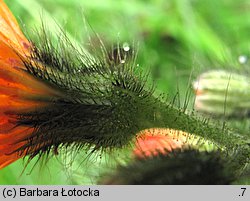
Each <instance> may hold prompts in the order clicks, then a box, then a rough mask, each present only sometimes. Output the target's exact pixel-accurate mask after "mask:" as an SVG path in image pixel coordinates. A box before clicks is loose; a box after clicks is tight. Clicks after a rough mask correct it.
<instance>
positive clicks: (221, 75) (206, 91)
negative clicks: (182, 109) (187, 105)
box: [193, 70, 250, 117]
mask: <svg viewBox="0 0 250 201" xmlns="http://www.w3.org/2000/svg"><path fill="white" fill-rule="evenodd" d="M193 88H194V90H195V92H196V99H195V109H196V110H198V111H201V112H205V113H209V114H213V115H217V116H223V115H225V116H240V117H242V116H246V115H249V113H250V78H249V77H248V75H242V74H236V73H233V72H228V71H224V70H213V71H208V72H205V73H203V74H201V75H200V76H199V77H198V79H197V80H196V81H195V82H193Z"/></svg>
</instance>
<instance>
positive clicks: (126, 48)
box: [122, 43, 130, 52]
mask: <svg viewBox="0 0 250 201" xmlns="http://www.w3.org/2000/svg"><path fill="white" fill-rule="evenodd" d="M122 48H123V50H124V51H125V52H128V51H129V50H130V47H129V44H128V43H123V45H122Z"/></svg>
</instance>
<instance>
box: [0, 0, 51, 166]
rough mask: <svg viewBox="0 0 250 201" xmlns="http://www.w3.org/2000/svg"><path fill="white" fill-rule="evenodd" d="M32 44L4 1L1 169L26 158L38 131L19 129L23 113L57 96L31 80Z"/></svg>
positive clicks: (0, 15)
mask: <svg viewBox="0 0 250 201" xmlns="http://www.w3.org/2000/svg"><path fill="white" fill-rule="evenodd" d="M30 47H31V44H30V43H29V41H28V40H27V39H26V37H25V36H24V35H23V33H22V32H21V30H20V28H19V26H18V24H17V21H16V19H15V18H14V16H13V15H12V14H11V12H10V10H9V9H8V7H7V6H6V5H5V3H4V2H3V0H0V169H1V168H3V167H5V166H7V165H9V164H10V163H12V162H14V161H16V160H17V159H19V158H21V157H23V156H24V155H25V153H26V151H27V150H22V151H21V152H18V151H17V150H18V149H19V148H21V147H22V146H24V145H25V143H26V141H25V140H26V139H27V138H28V137H29V136H30V135H31V134H32V132H33V130H34V128H30V127H26V126H17V125H16V120H17V118H18V117H17V115H15V114H18V113H19V112H20V111H32V110H34V109H36V108H41V107H43V106H45V105H46V104H47V103H45V102H42V101H38V100H39V98H43V99H44V98H49V97H50V96H53V95H55V92H54V91H53V90H52V89H50V88H49V87H48V86H47V85H45V84H44V83H42V82H41V81H39V80H38V79H36V78H35V77H33V76H31V75H30V74H29V73H28V72H27V70H26V67H25V65H24V63H23V61H24V60H27V59H29V55H30V49H31V48H30Z"/></svg>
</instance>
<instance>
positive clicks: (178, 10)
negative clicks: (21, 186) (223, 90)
mask: <svg viewBox="0 0 250 201" xmlns="http://www.w3.org/2000/svg"><path fill="white" fill-rule="evenodd" d="M215 2H217V1H213V3H215ZM229 2H230V3H228V4H226V5H225V4H224V3H223V2H222V1H219V2H217V3H216V5H217V7H216V9H217V10H218V13H220V12H221V11H223V12H221V13H222V14H221V15H224V17H223V18H218V20H215V22H214V24H211V22H210V21H208V20H207V19H208V18H209V17H210V16H211V13H210V12H211V10H213V9H214V5H213V4H212V3H211V4H210V3H205V4H208V5H202V4H200V3H198V2H192V3H189V2H182V1H169V2H168V3H164V1H159V2H157V3H154V2H153V1H152V2H151V1H148V2H147V3H144V2H143V1H135V2H134V3H133V4H132V7H131V5H130V4H127V3H126V1H121V3H115V1H111V0H109V1H106V2H105V3H100V2H99V1H92V2H91V3H86V4H84V3H82V4H81V6H83V10H84V15H85V16H84V17H82V16H81V17H80V15H79V17H77V18H76V21H75V22H74V23H76V24H75V25H74V27H71V26H72V24H71V23H69V22H71V21H72V19H73V16H74V15H72V13H73V12H75V9H76V8H75V7H76V6H78V3H79V2H78V1H72V2H71V3H69V2H68V1H63V0H60V1H59V0H57V1H44V2H41V3H39V2H36V3H34V1H30V0H25V1H22V2H18V3H16V4H12V3H11V2H6V3H7V4H8V5H9V7H10V9H11V10H12V11H13V13H14V14H15V15H16V16H17V19H19V22H20V25H25V27H24V29H23V30H24V32H25V33H26V37H27V38H28V40H29V41H30V43H31V44H32V46H31V50H30V52H29V53H26V54H25V55H24V56H23V57H21V60H22V63H23V65H24V71H25V76H27V75H28V77H31V78H32V79H35V80H36V81H38V82H39V83H42V84H43V85H42V87H44V86H46V94H45V95H44V94H42V96H41V95H39V94H38V95H37V94H33V95H30V96H28V97H26V96H24V97H25V100H28V101H39V104H40V103H42V104H41V105H42V106H39V107H38V108H32V109H30V110H21V111H20V110H15V109H11V110H8V111H6V112H7V114H8V115H9V116H11V117H13V118H14V122H15V124H17V125H18V126H21V127H25V128H34V130H32V132H31V133H30V134H29V135H26V136H25V138H23V139H21V140H20V142H22V141H25V144H20V146H18V149H16V150H14V151H15V152H18V153H19V154H20V156H24V155H25V156H27V157H26V158H27V159H28V161H29V162H30V164H28V165H27V167H26V169H25V170H24V173H23V175H22V176H21V177H19V175H18V174H19V173H17V172H16V171H14V170H15V169H16V168H17V167H18V169H22V168H20V167H23V164H22V162H21V161H20V160H19V161H17V162H15V163H13V164H11V165H10V166H9V167H6V168H5V169H3V170H1V172H0V175H1V177H0V178H1V180H0V182H1V183H3V184H10V183H11V184H13V183H25V184H38V183H42V184H45V183H50V184H65V183H70V184H86V183H96V182H97V181H99V178H98V177H99V175H100V172H101V171H102V170H101V168H100V167H98V166H99V164H102V166H103V169H105V166H108V164H103V163H105V162H103V160H104V161H106V160H110V161H113V163H115V165H114V169H115V166H116V165H117V163H118V164H120V163H125V164H127V165H128V166H127V169H128V170H129V168H131V167H132V168H133V159H131V160H129V161H127V160H123V158H127V157H128V156H129V157H130V153H131V149H133V147H134V144H135V142H136V140H137V138H138V137H140V136H139V135H138V133H140V132H141V131H143V130H148V129H151V128H164V129H174V130H178V131H180V132H177V134H174V135H173V134H169V135H170V136H172V137H173V138H174V139H180V141H181V142H182V143H183V144H185V145H187V146H191V147H193V148H195V151H193V152H192V151H191V152H188V151H184V152H183V153H182V152H181V154H180V155H179V158H182V157H184V158H185V157H186V159H187V157H190V156H191V157H193V156H196V155H197V158H196V157H195V158H196V159H197V160H198V161H199V160H202V158H203V159H204V161H205V162H207V163H210V162H211V161H212V162H211V164H213V163H214V164H215V166H216V167H218V168H217V169H218V175H216V176H218V178H219V176H220V174H224V172H223V170H221V171H222V172H221V173H220V172H219V169H220V168H219V167H226V168H225V172H226V177H225V178H226V179H225V182H224V184H225V183H230V182H231V181H235V180H237V178H240V177H241V175H242V174H246V175H247V173H246V172H247V171H248V169H247V168H246V166H247V165H248V163H249V157H250V147H249V127H248V128H247V127H246V129H245V132H244V133H245V134H244V135H242V134H241V132H239V130H238V129H237V128H235V127H231V125H230V122H229V121H228V120H225V119H220V120H219V121H214V120H213V119H211V117H207V116H205V117H203V116H201V115H199V114H198V113H196V112H195V111H193V110H192V109H193V108H192V104H190V103H192V97H193V95H192V94H191V93H190V91H189V90H187V89H189V87H188V88H187V87H186V86H187V84H188V86H189V85H190V81H189V80H190V79H192V76H191V77H190V74H191V71H192V69H195V68H196V66H193V63H194V61H195V62H196V63H199V65H202V66H203V67H202V68H205V67H204V66H207V64H211V63H212V64H214V65H215V66H217V67H218V66H219V65H218V64H220V66H222V67H223V68H225V66H226V65H227V63H226V60H225V57H227V58H228V57H230V58H229V59H228V60H234V59H235V58H233V57H231V55H235V52H233V51H234V50H235V49H234V48H232V52H231V51H228V49H227V46H226V42H227V41H224V40H220V39H221V38H225V39H226V37H224V36H225V34H227V33H226V32H225V30H220V29H218V26H220V25H221V24H223V23H225V22H226V23H227V24H229V23H236V24H237V23H238V22H239V18H238V16H237V12H238V9H240V8H238V7H237V6H236V5H235V4H234V2H233V1H229ZM241 3H242V5H244V3H245V2H244V1H242V2H241ZM104 4H105V5H106V6H104ZM149 4H150V5H151V8H150V9H149V7H150V6H149ZM31 5H34V7H33V8H36V9H32V10H30V9H29V7H30V6H31ZM234 5H235V7H234ZM53 6H54V8H55V9H54V10H53V12H52V11H51V10H50V8H51V7H53ZM207 6H208V7H207ZM66 7H67V9H66ZM163 8H166V9H168V10H169V11H170V12H168V14H165V13H166V12H164V9H163ZM205 8H206V9H205ZM225 8H226V11H225ZM39 9H41V10H42V13H43V14H42V15H41V16H47V17H49V18H48V19H46V20H42V21H43V23H42V24H41V25H40V28H39V26H37V24H38V23H39V22H40V21H41V16H37V12H34V10H39ZM151 9H153V10H154V11H157V12H151ZM121 10H122V12H121V15H120V18H119V19H118V18H116V16H118V13H119V12H120V11H121ZM91 11H92V13H91ZM139 11H140V12H139ZM158 11H159V12H158ZM109 12H110V13H111V14H109V15H107V13H109ZM61 13H64V15H65V16H64V15H61ZM79 13H80V11H79ZM150 13H158V14H157V15H154V16H152V15H151V14H150ZM232 13H234V15H231V14H232ZM235 13H236V14H235ZM59 14H60V17H58V15H59ZM103 15H105V16H108V18H107V20H106V21H104V20H100V19H101V18H102V16H103ZM185 15H187V16H188V18H186V16H185ZM246 15H247V14H246ZM30 16H32V18H30ZM228 16H230V18H227V17H228ZM85 17H86V18H87V20H88V21H89V23H90V24H91V27H93V29H94V30H95V31H90V33H88V34H85V35H87V36H88V37H89V38H88V37H85V40H84V41H85V42H83V43H85V45H81V44H80V42H78V41H79V39H78V37H79V35H81V33H84V32H83V30H82V29H84V26H85V25H84V23H83V22H82V21H83V19H84V18H85ZM53 18H56V20H57V19H60V20H61V19H63V18H65V19H66V25H65V27H64V26H59V27H63V28H62V29H63V30H59V32H58V31H56V30H54V29H50V28H49V27H50V24H54V23H55V22H54V19H53ZM31 19H32V20H31ZM65 19H63V20H65ZM127 19H136V20H134V22H133V23H132V24H127V23H126V24H125V27H131V29H130V31H129V33H127V32H128V31H127V30H126V28H122V27H121V26H120V25H119V24H120V23H119V20H121V21H128V20H127ZM162 19H169V23H168V24H167V25H166V24H165V23H162V21H164V20H162ZM185 19H189V21H186V20H185ZM229 19H230V20H231V21H230V22H228V20H229ZM223 20H224V21H223ZM100 22H102V23H103V24H104V23H108V24H109V25H110V27H111V28H110V29H111V30H113V31H112V32H113V33H112V34H110V32H111V31H110V29H108V30H107V27H106V26H104V25H103V24H101V23H100ZM59 23H63V22H59ZM74 23H73V24H74ZM33 24H36V27H37V28H36V29H34V28H33V29H32V28H30V26H31V27H32V26H33ZM238 25H239V24H238ZM113 26H114V27H113ZM116 26H117V27H116ZM52 27H54V26H53V25H52ZM75 27H77V29H76V28H75ZM246 27H247V22H245V24H244V23H242V24H240V25H239V29H240V30H243V31H244V29H245V28H246ZM112 28H114V29H112ZM59 29H60V28H59ZM64 29H65V30H67V31H64ZM80 29H81V30H80ZM87 29H90V28H87ZM76 30H77V31H78V30H80V31H79V33H78V32H77V35H76ZM191 30H192V31H191ZM228 31H231V32H232V33H234V31H235V30H232V29H231V28H228ZM118 32H119V33H120V34H119V38H118V39H117V38H116V37H117V33H118ZM193 32H194V33H193ZM85 33H86V32H85ZM96 33H98V34H96ZM114 33H115V34H114ZM237 33H238V32H237ZM244 33H246V32H243V33H241V34H242V35H243V36H244ZM53 35H54V36H53ZM74 35H76V37H73V36H74ZM194 35H196V37H194ZM108 36H109V37H108ZM105 37H106V38H105ZM114 38H115V40H114ZM131 38H133V40H137V39H138V41H141V44H142V45H140V48H139V50H137V46H136V45H133V44H135V43H134V42H133V41H132V42H128V41H131ZM241 39H242V40H244V42H245V41H246V40H247V39H246V38H245V37H242V38H241ZM235 40H236V41H237V42H238V38H237V37H235ZM76 41H77V42H76ZM86 41H87V42H86ZM117 41H118V42H117ZM123 41H124V42H123ZM237 42H235V44H236V46H237V48H239V49H240V50H241V51H240V52H244V51H245V50H246V48H245V49H244V46H243V45H242V44H243V42H241V41H240V40H239V44H238V43H237ZM225 52H226V53H225ZM228 52H230V53H228ZM224 53H225V54H226V56H225V55H224ZM227 53H228V54H227ZM140 55H141V56H140ZM196 55H197V57H194V56H196ZM19 56H20V55H19ZM211 59H212V60H213V59H214V61H212V62H211ZM148 60H149V61H148ZM235 60H236V59H235ZM213 62H214V63H213ZM235 63H237V62H235ZM232 64H233V63H232ZM232 64H231V65H230V66H229V68H230V69H231V70H232V68H233V67H231V66H233V65H232ZM196 65H197V64H196ZM244 65H246V63H244ZM244 65H243V66H242V65H241V64H237V65H235V66H236V67H235V68H237V69H234V70H235V71H242V69H243V70H244V69H245V68H244ZM147 66H150V67H151V69H152V70H151V71H150V72H149V73H148V68H147ZM197 68H199V66H198V65H197ZM241 68H242V69H241ZM194 71H195V70H194ZM199 71H200V69H199ZM247 73H248V72H247ZM195 74H197V73H195ZM247 75H248V74H247ZM151 76H152V77H153V80H155V85H153V84H152V79H151ZM175 78H177V79H178V84H177V83H176V82H175ZM47 88H49V89H47ZM176 89H177V92H176ZM162 93H164V94H169V95H168V96H167V95H161V94H162ZM222 96H223V95H222ZM183 97H184V98H183ZM239 98H240V97H239ZM222 107H223V105H222ZM222 110H223V109H222ZM244 118H245V121H248V119H247V118H248V117H244ZM240 127H241V126H240ZM184 134H185V135H184ZM204 144H209V145H205V148H204ZM211 147H212V148H211ZM202 149H207V150H208V149H212V151H213V152H216V151H218V153H220V156H218V157H217V156H216V157H215V159H214V160H215V162H214V161H213V158H212V159H211V158H210V155H209V154H208V155H207V152H203V151H204V150H202ZM72 150H73V151H72ZM85 152H86V154H84V153H85ZM71 153H72V155H71ZM114 153H117V155H118V156H116V157H120V158H121V160H122V162H121V161H119V162H117V163H116V162H114V161H116V159H114V158H115V157H112V154H114ZM186 153H188V154H186ZM216 153H217V152H216ZM60 154H61V155H64V156H63V159H59V161H61V160H64V159H65V160H69V161H70V163H71V162H72V161H75V162H74V163H73V165H72V166H73V167H72V166H70V167H69V169H71V168H72V170H68V168H67V166H66V165H65V164H64V165H60V164H58V162H57V161H56V160H57V159H58V158H60V156H59V155H60ZM99 154H100V155H106V154H107V156H105V157H103V158H102V159H100V157H99V156H98V155H99ZM185 154H186V155H185ZM189 154H190V155H189ZM76 155H78V156H76ZM79 155H80V157H79ZM171 156H172V155H170V156H165V155H164V156H161V157H162V158H164V159H165V158H167V160H170V159H169V158H171ZM81 157H84V158H88V157H90V159H89V163H87V164H85V162H84V160H85V159H84V158H81ZM91 157H93V158H91ZM220 157H222V158H223V159H220ZM44 158H45V159H44ZM50 158H52V159H50ZM53 158H56V159H53ZM162 158H160V159H159V158H157V159H154V158H153V159H150V160H145V161H140V162H139V163H138V164H139V165H138V166H136V168H139V169H140V167H142V166H143V165H144V162H145V164H147V163H148V164H149V166H148V167H149V170H150V167H151V165H152V164H156V163H157V164H161V163H160V162H159V161H158V162H155V161H153V162H152V160H161V159H162ZM179 158H178V157H177V158H176V159H177V160H179ZM31 159H33V160H31ZM38 159H40V160H38ZM47 159H50V160H49V161H48V162H47V163H46V165H45V166H44V165H42V168H41V169H42V170H38V169H39V168H36V166H38V165H39V163H41V162H43V160H45V161H47ZM30 160H31V161H30ZM194 160H195V159H194ZM217 161H219V162H218V163H217ZM225 161H230V162H225ZM130 162H132V165H129V164H130ZM185 162H187V163H188V161H182V163H181V165H183V166H185ZM224 162H225V164H223V163H224ZM32 163H33V164H32ZM34 163H38V164H36V165H35V168H34V170H32V171H31V172H30V173H29V170H30V169H32V168H33V167H34ZM59 163H60V162H59ZM172 163H173V164H174V162H173V161H171V162H170V163H167V166H168V165H169V164H170V165H171V164H172ZM41 164H42V163H41ZM90 164H91V165H90ZM162 165H163V166H164V165H165V163H163V164H162ZM125 167H126V165H125ZM62 168H65V169H67V170H65V172H68V173H69V174H63V173H61V171H60V170H61V169H62ZM159 168H161V166H159ZM73 169H76V170H73ZM90 169H91V170H92V171H93V172H90ZM180 169H181V168H180ZM190 169H192V167H191V168H190ZM124 170H125V171H126V168H124ZM134 170H135V169H134ZM37 171H38V172H39V171H41V172H46V171H48V172H49V174H48V175H49V176H48V177H47V178H37V176H38V175H39V174H40V173H37ZM71 171H72V172H71ZM145 171H146V170H145ZM183 171H184V172H185V171H186V170H183ZM187 171H189V169H187ZM204 171H206V170H204ZM54 172H55V173H56V174H55V175H57V177H54V176H53V177H54V178H53V177H52V176H51V175H54ZM104 172H107V170H104ZM184 172H183V174H184ZM228 172H229V173H228ZM141 173H142V174H143V171H142V172H141ZM20 174H21V171H20ZM45 174H46V173H44V175H45ZM65 175H66V176H65ZM16 178H19V179H18V180H16ZM155 179H157V178H155ZM167 180H169V181H171V178H170V179H167ZM176 182H177V183H178V181H176ZM244 182H246V183H248V182H249V180H247V179H246V180H245V181H244ZM244 182H243V183H244ZM173 183H174V182H172V184H173ZM218 183H220V182H218ZM169 184H171V182H170V183H169Z"/></svg>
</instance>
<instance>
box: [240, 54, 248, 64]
mask: <svg viewBox="0 0 250 201" xmlns="http://www.w3.org/2000/svg"><path fill="white" fill-rule="evenodd" d="M247 60H248V58H247V56H246V55H240V56H239V58H238V61H239V63H240V64H245V63H246V62H247Z"/></svg>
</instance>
